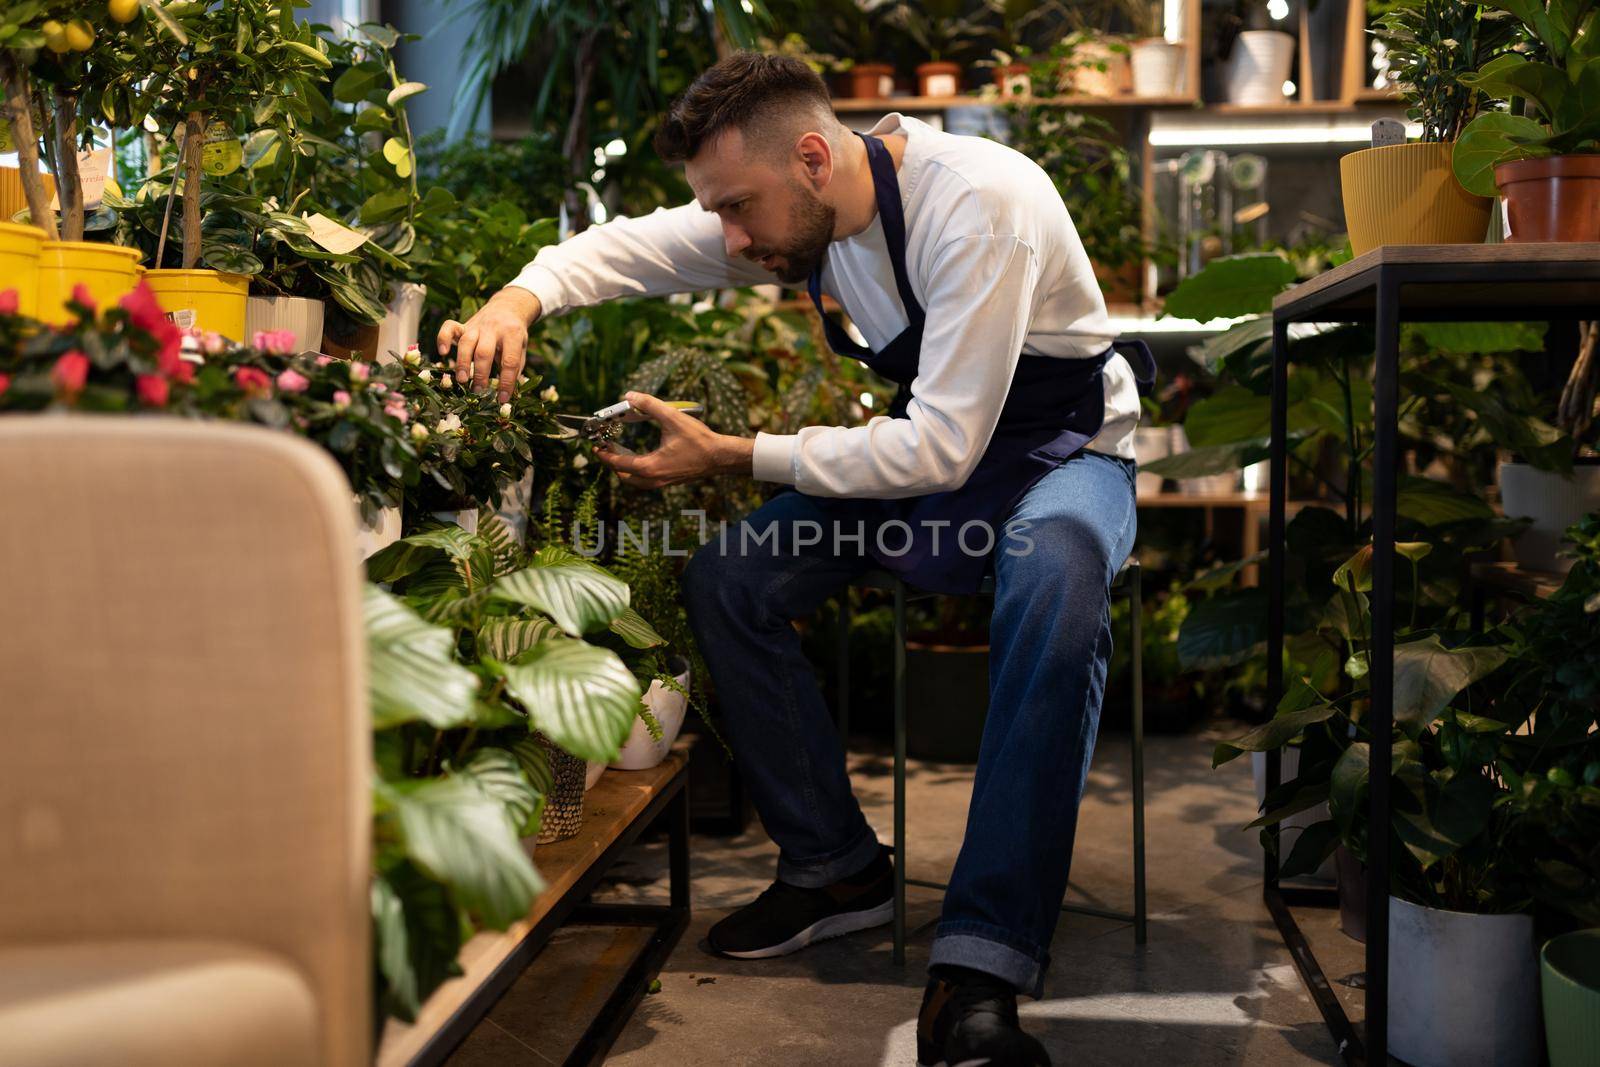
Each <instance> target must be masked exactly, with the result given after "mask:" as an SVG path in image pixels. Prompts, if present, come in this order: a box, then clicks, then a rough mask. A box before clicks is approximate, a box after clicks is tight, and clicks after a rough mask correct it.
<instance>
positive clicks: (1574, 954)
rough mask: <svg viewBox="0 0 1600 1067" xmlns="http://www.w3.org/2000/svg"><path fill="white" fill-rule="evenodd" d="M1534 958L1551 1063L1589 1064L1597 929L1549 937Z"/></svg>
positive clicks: (1597, 975)
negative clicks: (1536, 963) (1538, 978)
mask: <svg viewBox="0 0 1600 1067" xmlns="http://www.w3.org/2000/svg"><path fill="white" fill-rule="evenodd" d="M1597 921H1600V920H1597ZM1539 962H1540V971H1541V974H1540V983H1539V985H1540V989H1541V990H1542V993H1543V999H1544V1043H1545V1048H1546V1049H1547V1050H1548V1052H1549V1055H1550V1067H1592V1065H1593V1063H1594V1050H1595V1049H1596V1048H1600V1032H1597V1026H1600V1023H1597V1022H1596V1020H1600V929H1593V930H1574V931H1572V932H1570V933H1566V934H1562V935H1561V936H1559V937H1554V938H1551V939H1550V940H1549V941H1547V942H1545V946H1544V948H1543V949H1541V950H1540V952H1539Z"/></svg>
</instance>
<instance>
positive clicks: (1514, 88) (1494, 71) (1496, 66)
mask: <svg viewBox="0 0 1600 1067" xmlns="http://www.w3.org/2000/svg"><path fill="white" fill-rule="evenodd" d="M1460 80H1461V84H1462V85H1466V86H1470V87H1471V88H1474V89H1477V90H1479V91H1480V92H1483V93H1485V94H1487V95H1488V96H1489V98H1491V99H1497V100H1509V99H1511V98H1512V97H1514V96H1520V97H1523V98H1525V99H1528V100H1532V101H1533V102H1534V103H1535V104H1537V105H1538V107H1539V110H1540V111H1543V112H1544V114H1545V116H1546V118H1554V117H1555V115H1556V114H1557V113H1558V112H1559V110H1560V108H1561V102H1562V100H1563V99H1564V98H1565V97H1566V95H1567V90H1568V88H1569V86H1570V84H1571V83H1570V82H1568V81H1567V76H1566V75H1565V74H1563V73H1562V72H1561V71H1559V70H1557V69H1556V68H1555V67H1552V66H1551V65H1550V64H1548V63H1535V62H1532V61H1531V60H1529V59H1528V57H1527V56H1524V55H1522V54H1521V53H1519V52H1510V53H1507V54H1506V55H1503V56H1499V57H1497V58H1495V59H1493V60H1491V61H1490V62H1488V63H1486V64H1484V65H1483V67H1481V68H1480V69H1479V70H1478V71H1477V72H1476V73H1473V74H1463V75H1462V76H1461V79H1460Z"/></svg>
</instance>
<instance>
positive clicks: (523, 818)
mask: <svg viewBox="0 0 1600 1067" xmlns="http://www.w3.org/2000/svg"><path fill="white" fill-rule="evenodd" d="M460 773H461V774H463V775H465V776H466V777H469V778H471V779H472V780H473V781H474V782H475V783H477V786H478V788H479V789H482V790H483V791H484V792H485V793H487V794H489V795H490V796H492V797H494V798H495V799H496V800H498V801H500V803H502V804H504V805H505V806H506V813H507V814H508V815H510V816H511V822H512V824H513V825H515V826H516V827H517V832H518V833H519V834H521V835H522V836H523V837H529V836H531V835H533V834H537V833H538V832H539V824H538V821H537V820H536V818H535V816H536V815H538V813H539V808H540V804H539V801H540V800H541V799H542V796H541V794H540V792H539V791H538V790H537V789H535V788H534V787H533V786H532V785H531V784H529V782H528V779H527V776H526V775H524V774H523V773H522V765H521V764H520V763H518V762H517V757H516V756H514V755H512V754H511V753H510V752H508V751H506V750H505V749H503V748H480V749H479V750H478V751H476V752H474V753H473V754H472V760H471V761H470V762H469V763H468V764H467V765H466V766H465V767H463V768H462V769H461V772H460Z"/></svg>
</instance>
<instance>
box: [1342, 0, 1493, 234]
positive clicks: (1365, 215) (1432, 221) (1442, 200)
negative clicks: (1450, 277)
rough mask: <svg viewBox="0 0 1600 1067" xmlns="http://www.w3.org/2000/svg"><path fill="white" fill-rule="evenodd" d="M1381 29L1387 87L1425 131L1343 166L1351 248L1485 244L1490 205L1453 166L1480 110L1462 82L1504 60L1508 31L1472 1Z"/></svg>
mask: <svg viewBox="0 0 1600 1067" xmlns="http://www.w3.org/2000/svg"><path fill="white" fill-rule="evenodd" d="M1378 26H1379V32H1381V33H1382V34H1383V37H1384V39H1385V40H1386V41H1388V42H1389V51H1388V57H1389V69H1390V73H1391V76H1392V80H1393V81H1394V82H1395V83H1396V84H1397V85H1398V86H1399V89H1400V92H1401V94H1402V96H1403V97H1404V98H1405V100H1406V102H1407V103H1408V104H1409V105H1410V108H1409V110H1408V112H1407V115H1408V117H1409V118H1410V119H1411V120H1412V121H1414V122H1418V123H1420V124H1421V125H1422V139H1421V140H1420V141H1415V142H1412V143H1409V144H1394V145H1383V146H1380V147H1377V148H1364V149H1362V150H1361V151H1359V152H1352V153H1350V154H1349V155H1347V156H1345V157H1344V158H1342V159H1341V160H1340V161H1339V178H1340V187H1341V189H1342V191H1343V194H1344V214H1345V222H1346V224H1347V226H1348V227H1349V232H1350V246H1351V249H1352V251H1354V252H1355V254H1356V255H1360V254H1362V253H1363V252H1367V251H1370V250H1371V249H1374V248H1377V247H1379V246H1380V245H1386V244H1396V245H1408V244H1476V243H1478V242H1481V241H1482V240H1483V239H1484V235H1485V232H1486V231H1487V230H1488V224H1489V209H1490V206H1491V203H1492V201H1491V200H1490V198H1489V197H1486V196H1480V195H1477V194H1476V193H1475V192H1469V191H1468V190H1467V189H1465V188H1463V187H1462V184H1461V183H1460V182H1459V181H1457V180H1456V173H1455V171H1454V170H1452V168H1451V164H1450V159H1451V154H1452V152H1453V151H1454V150H1455V147H1456V145H1457V143H1458V139H1459V138H1460V137H1461V136H1463V130H1464V129H1466V128H1470V126H1469V124H1471V123H1473V122H1474V121H1475V116H1477V115H1478V111H1479V108H1480V107H1481V106H1482V103H1483V97H1482V94H1481V93H1480V92H1479V91H1478V90H1476V89H1474V88H1472V87H1470V86H1469V85H1467V84H1466V83H1465V82H1466V80H1468V79H1470V78H1471V77H1472V76H1473V75H1474V73H1475V72H1476V71H1477V70H1478V68H1479V67H1481V66H1483V65H1484V64H1485V63H1487V62H1488V61H1490V60H1493V59H1495V58H1496V57H1500V56H1505V55H1506V54H1507V49H1508V48H1509V47H1510V46H1511V45H1512V43H1513V32H1512V27H1511V25H1510V24H1509V23H1508V22H1506V21H1505V20H1503V19H1496V18H1493V17H1485V16H1484V13H1483V7H1482V6H1481V5H1479V4H1476V3H1471V2H1468V0H1410V2H1408V3H1404V4H1401V5H1400V6H1398V7H1396V8H1395V9H1394V10H1392V11H1390V12H1389V13H1388V14H1386V15H1384V16H1383V17H1382V18H1381V19H1379V20H1378ZM1397 193H1399V194H1401V195H1397Z"/></svg>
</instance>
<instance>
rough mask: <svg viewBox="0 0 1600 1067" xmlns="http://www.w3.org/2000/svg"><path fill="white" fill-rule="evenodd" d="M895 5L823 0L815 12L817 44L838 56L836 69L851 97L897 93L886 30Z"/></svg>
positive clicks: (878, 0)
mask: <svg viewBox="0 0 1600 1067" xmlns="http://www.w3.org/2000/svg"><path fill="white" fill-rule="evenodd" d="M893 7H894V0H821V2H820V3H819V4H817V6H816V7H815V9H814V10H813V12H812V18H813V19H815V20H817V21H816V23H815V29H814V31H813V34H814V37H815V39H816V41H818V42H820V43H819V45H818V46H819V47H822V48H824V49H825V50H826V51H827V52H830V53H833V54H834V55H836V56H838V57H839V59H838V62H837V64H836V66H835V68H834V69H835V70H836V71H838V73H839V74H841V75H842V76H843V77H844V79H845V82H846V84H847V85H848V86H849V93H848V94H847V95H848V96H850V97H851V98H852V99H856V100H873V99H881V98H883V97H888V96H893V95H894V64H893V63H892V62H889V50H888V47H887V46H888V41H887V34H886V33H885V32H884V31H885V30H886V29H887V24H886V22H885V18H886V16H887V15H888V14H889V12H890V11H891V10H893Z"/></svg>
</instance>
